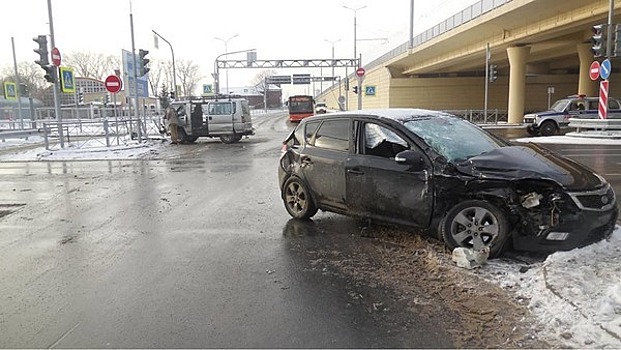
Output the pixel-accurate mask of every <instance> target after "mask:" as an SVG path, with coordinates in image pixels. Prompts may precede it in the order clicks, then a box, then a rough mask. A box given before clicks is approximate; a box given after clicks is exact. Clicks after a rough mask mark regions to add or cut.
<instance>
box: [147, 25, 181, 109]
mask: <svg viewBox="0 0 621 350" xmlns="http://www.w3.org/2000/svg"><path fill="white" fill-rule="evenodd" d="M151 31H152V32H153V34H155V36H156V37H158V38H160V39H162V40H164V42H165V43H166V44H168V46H170V53H171V54H172V68H173V85H174V86H173V91H174V92H175V99H177V98H178V97H177V70H176V68H175V51H173V47H172V45H171V44H170V42H168V40H166V39H164V37H163V36H161V35H159V34H158V33H157V32H155V30H151ZM155 46H156V47H155V48H156V49H157V45H155Z"/></svg>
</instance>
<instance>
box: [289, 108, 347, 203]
mask: <svg viewBox="0 0 621 350" xmlns="http://www.w3.org/2000/svg"><path fill="white" fill-rule="evenodd" d="M351 139H352V128H351V126H350V119H349V118H342V117H341V118H335V119H327V120H324V121H323V123H321V125H320V126H319V128H318V129H317V132H316V133H315V134H314V136H313V137H312V138H311V139H310V141H309V142H308V144H307V146H306V148H305V149H304V152H303V153H302V154H301V156H300V164H301V168H302V169H301V172H302V173H303V177H304V179H305V180H306V182H307V184H308V185H309V187H310V190H311V193H313V196H314V197H315V199H316V200H317V201H319V202H320V204H321V205H324V206H329V207H333V208H337V209H341V210H343V209H345V160H346V159H347V156H348V154H349V150H350V148H351Z"/></svg>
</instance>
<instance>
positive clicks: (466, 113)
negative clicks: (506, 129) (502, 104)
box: [443, 109, 509, 124]
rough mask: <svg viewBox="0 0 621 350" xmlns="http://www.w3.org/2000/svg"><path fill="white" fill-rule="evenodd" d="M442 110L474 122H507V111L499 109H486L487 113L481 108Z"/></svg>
mask: <svg viewBox="0 0 621 350" xmlns="http://www.w3.org/2000/svg"><path fill="white" fill-rule="evenodd" d="M443 112H446V113H450V114H452V115H454V116H457V117H460V118H463V119H466V120H468V121H470V122H472V123H475V124H506V123H508V122H509V114H508V113H507V111H503V110H499V109H488V110H487V114H485V110H482V109H466V110H445V111H443Z"/></svg>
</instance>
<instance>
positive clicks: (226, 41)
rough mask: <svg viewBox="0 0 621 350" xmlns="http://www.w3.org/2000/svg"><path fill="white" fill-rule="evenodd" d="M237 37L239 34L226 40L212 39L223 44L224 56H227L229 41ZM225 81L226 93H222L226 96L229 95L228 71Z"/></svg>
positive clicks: (227, 71)
mask: <svg viewBox="0 0 621 350" xmlns="http://www.w3.org/2000/svg"><path fill="white" fill-rule="evenodd" d="M238 36H239V34H235V35H233V36H232V37H230V38H228V39H226V40H225V39H222V38H218V37H214V39H216V40H220V41H222V42H223V43H224V54H225V55H227V54H228V52H229V41H230V40H231V39H233V38H237V37H238ZM225 81H226V91H225V92H224V93H225V94H227V95H228V94H229V93H230V91H229V70H228V69H227V70H226V78H225Z"/></svg>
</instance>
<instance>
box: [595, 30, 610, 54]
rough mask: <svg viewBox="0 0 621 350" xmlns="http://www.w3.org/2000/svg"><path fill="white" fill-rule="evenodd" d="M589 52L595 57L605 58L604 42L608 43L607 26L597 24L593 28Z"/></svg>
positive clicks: (605, 48)
mask: <svg viewBox="0 0 621 350" xmlns="http://www.w3.org/2000/svg"><path fill="white" fill-rule="evenodd" d="M592 30H593V36H592V37H591V50H592V51H593V56H595V57H606V50H607V46H606V42H607V41H608V24H597V25H594V26H593V28H592Z"/></svg>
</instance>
